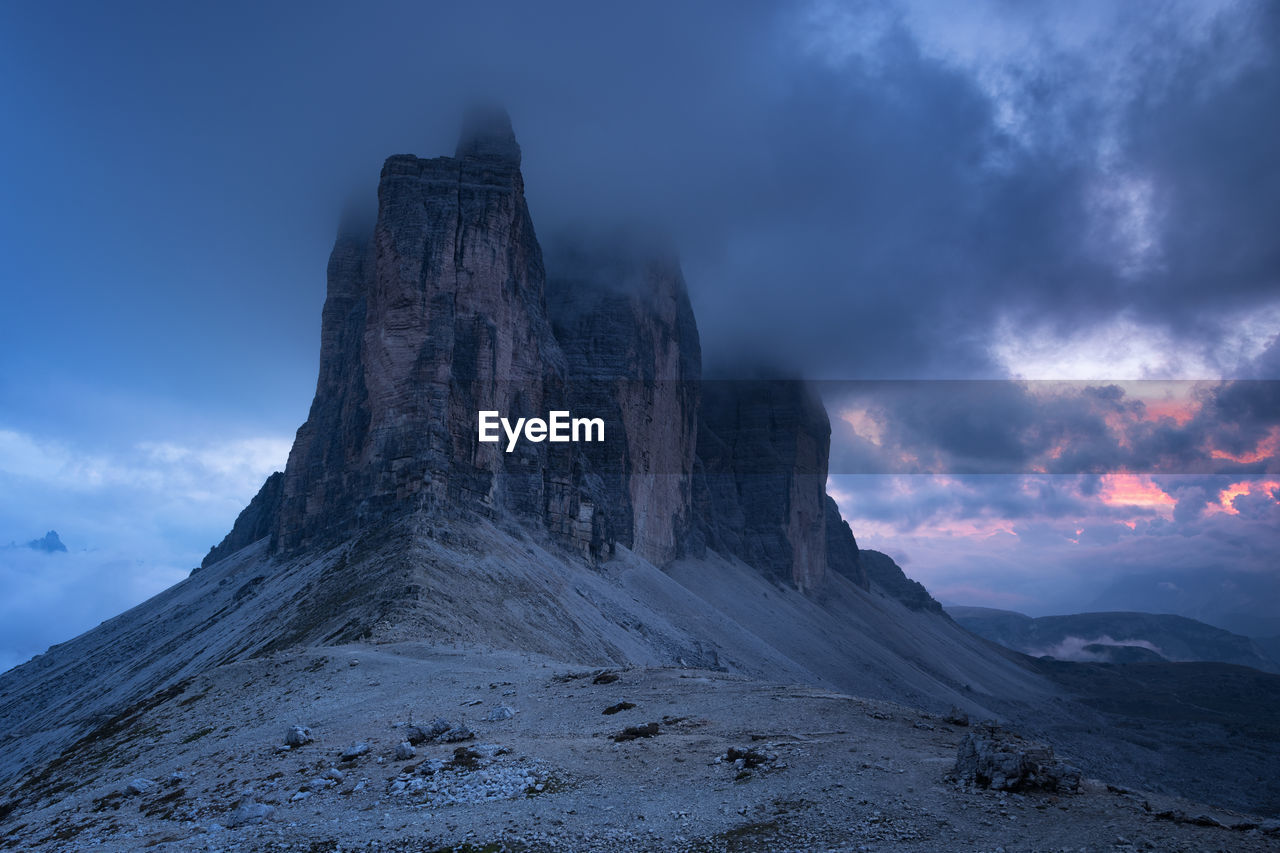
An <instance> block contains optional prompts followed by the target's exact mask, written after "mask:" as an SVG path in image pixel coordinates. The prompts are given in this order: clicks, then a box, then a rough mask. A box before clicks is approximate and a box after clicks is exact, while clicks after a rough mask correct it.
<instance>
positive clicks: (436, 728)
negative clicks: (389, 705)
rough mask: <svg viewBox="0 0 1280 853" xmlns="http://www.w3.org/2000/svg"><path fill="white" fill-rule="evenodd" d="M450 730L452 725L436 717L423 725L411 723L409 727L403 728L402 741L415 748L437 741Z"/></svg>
mask: <svg viewBox="0 0 1280 853" xmlns="http://www.w3.org/2000/svg"><path fill="white" fill-rule="evenodd" d="M452 728H453V723H451V722H449V721H448V720H446V719H444V718H443V717H437V718H436V719H434V720H432V721H431V722H429V723H425V724H423V725H417V724H412V723H411V724H410V725H408V726H405V730H404V739H405V740H407V741H409V743H411V744H413V745H414V746H417V745H418V744H420V743H426V742H427V741H429V740H435V739H437V738H438V737H440V735H442V734H444V733H445V732H447V731H449V730H450V729H452Z"/></svg>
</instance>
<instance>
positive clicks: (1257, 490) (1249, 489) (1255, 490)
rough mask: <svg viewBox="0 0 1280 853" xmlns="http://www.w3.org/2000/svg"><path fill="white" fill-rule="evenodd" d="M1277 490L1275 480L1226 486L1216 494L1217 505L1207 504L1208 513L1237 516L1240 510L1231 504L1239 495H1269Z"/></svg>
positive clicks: (1277, 483)
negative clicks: (1223, 513)
mask: <svg viewBox="0 0 1280 853" xmlns="http://www.w3.org/2000/svg"><path fill="white" fill-rule="evenodd" d="M1277 489H1280V482H1276V481H1275V480H1262V481H1253V482H1250V481H1248V480H1244V481H1241V482H1239V483H1232V484H1231V485H1230V486H1227V487H1226V488H1225V489H1223V490H1222V491H1221V492H1219V493H1218V502H1217V503H1211V504H1209V512H1210V513H1211V514H1212V513H1215V512H1225V513H1230V514H1231V515H1239V514H1240V510H1238V509H1236V508H1235V506H1234V505H1233V503H1232V502H1233V501H1234V500H1235V499H1236V498H1238V497H1240V496H1241V495H1252V494H1264V495H1265V494H1271V493H1273V492H1275V491H1276V490H1277Z"/></svg>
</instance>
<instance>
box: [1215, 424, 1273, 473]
mask: <svg viewBox="0 0 1280 853" xmlns="http://www.w3.org/2000/svg"><path fill="white" fill-rule="evenodd" d="M1277 451H1280V426H1273V427H1272V428H1271V430H1270V431H1269V432H1268V433H1267V436H1266V438H1264V439H1262V441H1260V442H1258V446H1257V447H1255V448H1254V449H1253V450H1251V451H1249V452H1248V453H1240V454H1232V453H1228V452H1227V451H1225V450H1214V451H1212V452H1211V453H1210V455H1211V456H1213V458H1214V459H1229V460H1230V461H1232V462H1239V463H1241V464H1246V465H1247V464H1250V463H1253V462H1261V461H1262V460H1263V459H1270V458H1271V457H1273V456H1275V455H1276V453H1277Z"/></svg>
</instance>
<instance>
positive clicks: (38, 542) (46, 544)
mask: <svg viewBox="0 0 1280 853" xmlns="http://www.w3.org/2000/svg"><path fill="white" fill-rule="evenodd" d="M27 547H28V548H31V549H33V550H35V551H44V552H46V553H49V554H53V553H56V552H58V551H63V552H65V551H66V550H67V546H66V545H63V544H62V540H61V539H59V538H58V531H56V530H50V531H49V532H48V533H46V534H45V535H44V538H42V539H32V540H31V541H30V542H28V543H27Z"/></svg>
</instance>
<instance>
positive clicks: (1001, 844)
mask: <svg viewBox="0 0 1280 853" xmlns="http://www.w3.org/2000/svg"><path fill="white" fill-rule="evenodd" d="M961 722H962V721H960V720H951V721H948V719H947V718H946V716H945V715H944V716H936V715H930V714H926V713H923V712H920V711H916V710H913V709H910V708H907V707H904V706H901V705H894V704H891V703H887V702H877V701H868V700H863V699H857V698H854V697H851V696H847V695H844V694H841V693H837V692H830V691H826V690H822V689H816V688H811V687H796V686H785V685H778V684H767V683H761V682H759V681H753V680H750V679H748V678H745V677H742V676H737V675H729V674H725V673H721V672H713V671H707V670H694V669H672V668H632V669H613V670H596V669H586V668H582V667H574V666H569V665H564V664H558V663H556V662H554V661H551V660H548V659H545V658H540V657H536V656H532V655H523V654H516V653H503V652H485V651H476V650H466V649H461V648H438V647H429V646H425V645H421V644H414V643H402V644H385V645H380V646H365V645H350V646H341V647H334V648H325V649H320V650H311V651H296V652H293V653H289V654H283V655H278V656H275V657H268V658H263V659H256V660H249V661H243V662H238V663H233V664H228V665H225V666H222V667H218V668H216V669H213V670H211V671H209V672H208V673H207V674H205V675H201V676H198V677H196V678H194V679H190V680H188V681H186V682H184V683H182V684H181V685H180V686H179V687H177V688H174V689H171V690H168V691H165V692H164V693H162V694H159V695H157V696H154V697H151V698H149V699H147V700H144V701H143V702H140V703H138V704H137V705H135V706H134V707H132V708H130V709H128V710H127V711H126V712H124V713H122V714H120V715H118V716H116V717H114V718H112V719H107V720H103V721H102V723H101V725H99V727H98V728H97V729H96V730H95V731H93V732H92V733H91V734H89V735H88V736H86V737H84V738H83V739H81V740H79V741H77V742H75V743H69V744H67V745H66V749H65V750H64V751H63V753H62V755H61V757H60V758H59V759H58V760H57V761H55V762H54V764H53V765H52V766H51V767H50V768H49V769H47V770H45V771H44V772H42V773H40V774H37V775H36V776H34V777H30V778H28V779H27V780H26V781H24V782H23V783H22V784H21V785H20V786H19V787H18V789H16V790H14V791H11V792H9V793H10V796H11V799H10V801H9V804H8V806H6V807H5V808H7V813H6V814H5V815H4V817H3V819H2V820H0V849H6V850H41V851H61V850H81V849H96V850H120V851H132V850H140V849H148V850H220V851H232V850H245V851H249V850H262V851H272V850H281V851H283V850H305V851H330V850H334V851H337V850H413V851H422V850H426V851H434V850H454V849H459V850H468V851H481V850H490V851H497V850H512V851H541V850H689V851H753V850H760V851H766V850H767V851H782V850H806V851H807V850H840V851H845V850H850V851H853V850H920V851H937V850H974V851H977V850H983V851H994V850H1001V849H1003V850H1006V851H1015V850H1072V851H1080V850H1186V851H1203V850H1224V851H1254V850H1280V835H1278V834H1277V832H1280V824H1277V823H1276V822H1275V821H1267V820H1264V819H1259V818H1254V817H1250V816H1248V815H1243V814H1236V813H1231V812H1226V811H1223V810H1215V809H1209V808H1206V807H1200V806H1197V805H1195V804H1192V803H1187V802H1182V801H1178V800H1174V799H1172V798H1169V797H1158V796H1155V795H1149V794H1144V793H1140V792H1136V791H1129V790H1126V789H1123V788H1119V787H1113V786H1112V787H1109V786H1108V785H1107V784H1106V780H1101V781H1099V780H1092V779H1085V780H1084V781H1083V782H1082V783H1081V786H1080V790H1079V791H1078V792H1076V793H1068V792H1064V791H1026V792H1017V791H1012V792H1011V791H996V790H991V789H986V788H982V787H980V786H978V785H974V784H966V783H963V782H957V781H955V780H954V778H952V776H953V771H954V768H955V763H956V756H957V751H958V749H959V747H960V746H961V744H962V742H964V741H965V739H966V737H969V736H971V735H972V734H974V733H975V732H976V733H978V734H982V733H984V732H986V731H987V730H986V729H985V728H983V727H981V726H978V725H976V723H975V724H974V725H962V724H961ZM288 741H292V742H293V744H294V745H289V743H288ZM972 744H973V741H972V739H971V740H970V741H969V746H972ZM970 752H972V750H970ZM1062 757H1063V756H1058V758H1062ZM1066 758H1067V759H1068V761H1069V760H1070V759H1071V756H1066Z"/></svg>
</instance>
